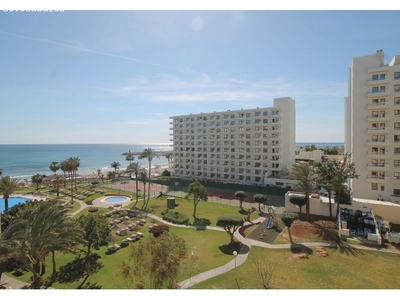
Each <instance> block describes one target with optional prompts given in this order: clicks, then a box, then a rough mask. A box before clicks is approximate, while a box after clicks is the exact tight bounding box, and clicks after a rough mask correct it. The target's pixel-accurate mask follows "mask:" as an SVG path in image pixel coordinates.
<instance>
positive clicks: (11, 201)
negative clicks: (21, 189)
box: [0, 196, 31, 213]
mask: <svg viewBox="0 0 400 300" xmlns="http://www.w3.org/2000/svg"><path fill="white" fill-rule="evenodd" d="M30 200H31V199H29V198H25V197H20V196H16V197H10V198H8V209H10V208H11V207H13V206H14V205H17V204H19V203H25V202H26V201H30ZM5 205H6V204H5V200H4V198H0V211H1V212H2V213H4V209H5Z"/></svg>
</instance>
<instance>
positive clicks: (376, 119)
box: [367, 114, 390, 122]
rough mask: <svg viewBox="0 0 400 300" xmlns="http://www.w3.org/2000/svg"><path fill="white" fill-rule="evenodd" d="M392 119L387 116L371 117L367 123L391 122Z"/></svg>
mask: <svg viewBox="0 0 400 300" xmlns="http://www.w3.org/2000/svg"><path fill="white" fill-rule="evenodd" d="M389 120H390V117H389V116H388V115H387V114H386V115H385V116H382V117H381V116H369V117H367V121H369V122H384V121H389Z"/></svg>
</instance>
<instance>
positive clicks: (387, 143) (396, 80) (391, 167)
mask: <svg viewBox="0 0 400 300" xmlns="http://www.w3.org/2000/svg"><path fill="white" fill-rule="evenodd" d="M345 152H347V153H350V154H351V155H352V160H353V161H354V162H355V165H356V172H357V174H359V175H360V176H359V178H358V179H353V180H351V181H350V182H349V185H350V188H351V189H352V191H353V197H355V198H364V199H372V200H376V199H378V198H379V199H383V200H385V201H392V202H396V201H397V202H399V201H400V55H396V56H395V57H393V59H392V60H391V62H390V63H389V64H385V59H384V53H383V51H382V50H378V51H377V52H376V53H375V54H373V55H368V56H362V57H357V58H354V59H353V62H352V65H351V67H350V69H349V85H348V97H346V99H345ZM399 203H400V202H399Z"/></svg>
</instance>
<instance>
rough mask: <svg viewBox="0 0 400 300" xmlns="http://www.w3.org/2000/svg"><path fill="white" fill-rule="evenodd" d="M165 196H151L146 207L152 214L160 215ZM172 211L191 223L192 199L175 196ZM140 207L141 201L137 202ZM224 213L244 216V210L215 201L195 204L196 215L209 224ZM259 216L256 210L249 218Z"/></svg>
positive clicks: (165, 200)
mask: <svg viewBox="0 0 400 300" xmlns="http://www.w3.org/2000/svg"><path fill="white" fill-rule="evenodd" d="M167 198H168V196H161V197H160V198H151V199H150V202H149V205H148V209H149V211H150V212H151V213H152V214H155V215H157V216H159V217H162V215H161V212H162V211H165V210H166V209H167ZM175 205H176V207H175V208H174V211H178V212H180V213H182V214H184V215H186V216H187V217H189V222H191V223H193V221H194V218H193V200H190V199H185V198H180V197H175ZM139 207H141V203H139ZM225 214H231V215H235V216H240V217H245V216H246V215H247V212H246V211H243V210H241V209H240V208H239V207H237V206H230V205H226V204H221V203H217V202H200V203H199V204H198V205H197V210H196V216H197V218H198V219H200V220H204V221H206V222H209V225H210V226H215V224H216V222H217V220H218V217H220V216H221V215H225ZM258 217H259V215H258V213H257V212H253V213H252V214H251V220H255V219H257V218H258Z"/></svg>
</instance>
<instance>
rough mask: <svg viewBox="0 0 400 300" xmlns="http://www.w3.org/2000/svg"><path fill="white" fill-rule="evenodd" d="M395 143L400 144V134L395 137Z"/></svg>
mask: <svg viewBox="0 0 400 300" xmlns="http://www.w3.org/2000/svg"><path fill="white" fill-rule="evenodd" d="M394 141H395V142H397V143H398V142H400V134H396V135H395V136H394Z"/></svg>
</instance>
